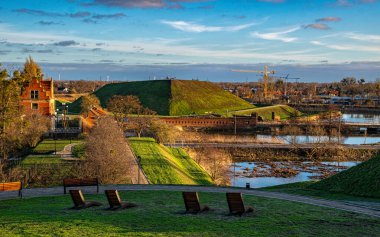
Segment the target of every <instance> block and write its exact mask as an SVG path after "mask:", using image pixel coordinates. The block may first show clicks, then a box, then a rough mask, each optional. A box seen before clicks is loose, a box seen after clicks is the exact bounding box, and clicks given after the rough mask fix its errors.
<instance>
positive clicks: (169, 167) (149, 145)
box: [129, 138, 212, 185]
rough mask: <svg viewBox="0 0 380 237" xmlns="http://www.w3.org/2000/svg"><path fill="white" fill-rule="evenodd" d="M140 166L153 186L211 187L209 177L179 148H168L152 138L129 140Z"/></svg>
mask: <svg viewBox="0 0 380 237" xmlns="http://www.w3.org/2000/svg"><path fill="white" fill-rule="evenodd" d="M129 140H130V143H131V146H132V149H133V151H134V153H135V154H136V156H138V157H141V159H140V163H141V166H142V168H143V170H144V172H145V173H146V175H147V176H148V178H149V180H150V182H151V183H153V184H201V185H211V184H212V180H211V178H210V176H209V175H208V174H207V173H206V171H204V170H203V169H202V167H200V166H199V165H198V164H197V163H196V162H195V161H194V160H193V159H192V158H191V157H189V155H188V154H187V153H186V152H185V151H184V150H182V149H181V148H168V147H165V146H163V145H160V144H158V143H156V142H155V140H154V139H152V138H130V139H129Z"/></svg>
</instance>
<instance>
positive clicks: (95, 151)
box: [83, 117, 136, 183]
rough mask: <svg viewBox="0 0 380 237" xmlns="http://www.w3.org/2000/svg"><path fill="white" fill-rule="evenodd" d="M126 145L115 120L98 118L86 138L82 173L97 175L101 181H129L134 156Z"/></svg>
mask: <svg viewBox="0 0 380 237" xmlns="http://www.w3.org/2000/svg"><path fill="white" fill-rule="evenodd" d="M127 146H128V144H127V143H126V141H125V138H124V134H123V132H122V130H121V129H120V127H119V126H118V125H117V123H116V121H115V120H114V119H113V118H112V117H102V118H100V119H99V120H98V123H97V125H96V126H95V127H94V128H93V129H92V130H91V132H90V134H89V136H88V138H87V143H86V153H85V154H86V155H85V156H86V160H85V162H84V164H83V172H84V174H85V175H86V176H92V177H98V178H99V179H100V181H101V182H102V183H127V182H130V179H131V173H132V169H133V167H132V166H133V162H134V157H133V156H132V155H131V154H130V152H129V151H128V147H127ZM135 168H136V167H135Z"/></svg>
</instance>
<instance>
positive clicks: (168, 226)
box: [0, 191, 380, 237]
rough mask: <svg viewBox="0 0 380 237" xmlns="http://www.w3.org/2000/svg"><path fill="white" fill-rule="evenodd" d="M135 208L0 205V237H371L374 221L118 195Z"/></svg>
mask: <svg viewBox="0 0 380 237" xmlns="http://www.w3.org/2000/svg"><path fill="white" fill-rule="evenodd" d="M120 195H121V199H122V200H128V201H130V202H133V203H136V204H137V207H135V208H131V209H126V210H120V211H107V210H105V208H106V203H107V200H106V197H105V195H104V194H98V195H88V194H85V198H86V199H88V200H96V201H100V202H102V203H103V204H104V205H103V206H101V207H95V208H89V209H84V210H80V211H78V210H70V209H69V208H70V207H72V206H73V204H72V201H71V198H70V196H69V195H60V196H52V197H41V198H29V199H13V200H2V201H0V208H1V215H0V228H1V234H0V235H1V236H9V237H13V236H218V237H221V236H377V235H378V233H380V221H379V219H378V218H377V219H376V218H371V217H367V216H364V215H360V214H355V213H350V212H344V211H339V210H335V209H329V208H324V207H318V206H311V205H307V204H302V203H296V202H289V201H281V200H276V199H270V198H259V197H254V196H248V195H246V196H244V200H245V203H246V204H247V205H252V206H253V207H254V208H255V210H256V213H254V214H247V215H245V216H243V217H233V216H228V215H227V213H228V207H227V202H226V199H225V194H223V193H203V192H202V193H199V197H200V201H201V203H202V204H207V205H209V206H210V208H211V209H212V211H209V212H206V213H202V214H199V215H190V214H187V215H186V214H183V212H184V210H185V207H184V205H183V199H182V195H181V193H180V192H164V191H120Z"/></svg>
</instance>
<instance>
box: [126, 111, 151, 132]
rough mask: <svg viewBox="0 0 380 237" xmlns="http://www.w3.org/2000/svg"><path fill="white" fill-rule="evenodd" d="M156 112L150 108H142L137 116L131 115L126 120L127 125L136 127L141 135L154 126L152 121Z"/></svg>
mask: <svg viewBox="0 0 380 237" xmlns="http://www.w3.org/2000/svg"><path fill="white" fill-rule="evenodd" d="M155 114H156V112H154V111H153V110H150V109H148V108H142V109H141V110H140V111H139V114H138V115H137V116H130V117H129V118H128V121H127V122H126V127H127V128H129V129H134V130H135V131H136V133H137V136H138V137H141V134H143V132H146V131H148V130H149V129H150V128H151V126H152V121H153V119H154V117H153V115H155Z"/></svg>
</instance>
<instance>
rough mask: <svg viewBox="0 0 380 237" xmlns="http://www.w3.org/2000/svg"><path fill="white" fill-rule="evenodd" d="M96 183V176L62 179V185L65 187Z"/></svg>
mask: <svg viewBox="0 0 380 237" xmlns="http://www.w3.org/2000/svg"><path fill="white" fill-rule="evenodd" d="M91 185H98V179H97V178H86V179H64V180H63V186H65V187H69V186H71V187H76V186H91Z"/></svg>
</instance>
